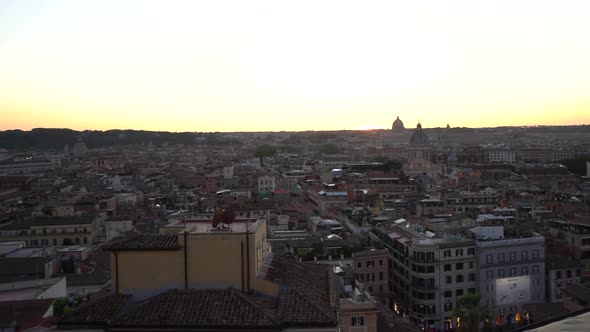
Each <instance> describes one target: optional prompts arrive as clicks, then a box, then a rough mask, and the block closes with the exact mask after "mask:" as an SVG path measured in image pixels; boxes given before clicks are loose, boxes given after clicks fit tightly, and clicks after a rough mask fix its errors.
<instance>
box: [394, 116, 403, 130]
mask: <svg viewBox="0 0 590 332" xmlns="http://www.w3.org/2000/svg"><path fill="white" fill-rule="evenodd" d="M404 129H406V127H404V123H403V122H402V120H400V119H399V116H398V117H397V119H395V121H393V125H391V130H404Z"/></svg>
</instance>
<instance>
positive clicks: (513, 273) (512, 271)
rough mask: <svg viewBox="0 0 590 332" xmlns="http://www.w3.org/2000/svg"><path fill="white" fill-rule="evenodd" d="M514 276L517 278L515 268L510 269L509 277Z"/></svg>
mask: <svg viewBox="0 0 590 332" xmlns="http://www.w3.org/2000/svg"><path fill="white" fill-rule="evenodd" d="M514 276H516V268H515V267H513V268H510V275H509V277H514Z"/></svg>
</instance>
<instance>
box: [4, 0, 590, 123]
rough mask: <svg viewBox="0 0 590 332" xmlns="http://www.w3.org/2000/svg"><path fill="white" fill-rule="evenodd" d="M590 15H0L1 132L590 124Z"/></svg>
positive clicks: (193, 7) (67, 11)
mask: <svg viewBox="0 0 590 332" xmlns="http://www.w3.org/2000/svg"><path fill="white" fill-rule="evenodd" d="M589 12H590V2H588V1H566V2H559V1H528V0H523V1H501V0H500V1H492V2H490V1H475V0H471V1H445V2H442V1H420V2H409V1H366V2H365V1H363V2H352V1H309V2H307V1H298V2H282V1H256V0H253V1H131V0H127V1H82V0H76V1H74V0H71V1H65V0H54V1H32V0H3V1H0V118H1V119H2V120H1V121H0V130H6V129H23V130H29V129H31V128H38V127H44V128H72V129H76V130H84V129H91V130H93V129H100V130H107V129H137V130H159V131H174V132H181V131H199V132H214V131H222V132H223V131H305V130H358V129H371V128H381V129H387V128H390V127H391V123H392V122H393V121H394V120H395V118H396V116H399V117H400V118H401V119H402V120H403V122H404V124H405V126H406V128H414V127H415V126H416V123H417V122H418V121H419V120H420V121H421V123H422V124H423V125H424V127H445V126H446V125H447V123H448V124H450V125H451V127H495V126H530V125H577V124H589V123H590V43H588V41H587V39H588V36H590V20H588V19H587V18H588V13H589Z"/></svg>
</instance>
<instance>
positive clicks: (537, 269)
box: [533, 265, 539, 273]
mask: <svg viewBox="0 0 590 332" xmlns="http://www.w3.org/2000/svg"><path fill="white" fill-rule="evenodd" d="M533 273H539V265H533Z"/></svg>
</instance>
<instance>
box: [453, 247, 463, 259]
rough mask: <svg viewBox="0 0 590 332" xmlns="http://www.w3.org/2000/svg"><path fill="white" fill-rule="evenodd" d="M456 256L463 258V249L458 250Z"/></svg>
mask: <svg viewBox="0 0 590 332" xmlns="http://www.w3.org/2000/svg"><path fill="white" fill-rule="evenodd" d="M455 256H457V257H460V256H463V249H456V250H455Z"/></svg>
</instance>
